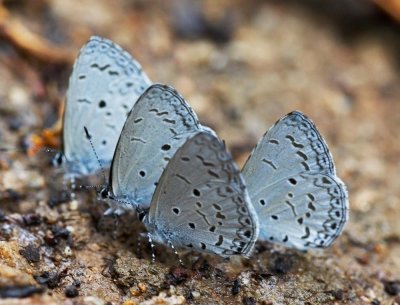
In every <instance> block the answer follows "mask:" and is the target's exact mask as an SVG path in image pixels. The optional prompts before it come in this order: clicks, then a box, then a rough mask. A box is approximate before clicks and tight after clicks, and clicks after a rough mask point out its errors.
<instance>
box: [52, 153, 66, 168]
mask: <svg viewBox="0 0 400 305" xmlns="http://www.w3.org/2000/svg"><path fill="white" fill-rule="evenodd" d="M51 163H52V164H53V166H56V167H59V166H61V165H63V164H64V163H65V157H64V155H63V153H61V152H59V153H57V154H56V155H55V156H54V158H53V159H52V160H51Z"/></svg>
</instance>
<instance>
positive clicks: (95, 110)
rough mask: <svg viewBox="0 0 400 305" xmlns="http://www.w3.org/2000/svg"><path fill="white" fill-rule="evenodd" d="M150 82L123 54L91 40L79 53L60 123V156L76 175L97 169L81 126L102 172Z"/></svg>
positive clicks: (106, 43)
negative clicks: (61, 143)
mask: <svg viewBox="0 0 400 305" xmlns="http://www.w3.org/2000/svg"><path fill="white" fill-rule="evenodd" d="M149 85H150V81H149V79H148V78H147V76H146V75H145V73H144V72H143V71H142V68H141V67H140V65H139V63H138V62H136V61H135V60H134V59H133V58H132V57H131V56H130V55H129V54H128V53H127V52H125V51H124V50H123V49H122V48H121V47H120V46H118V45H116V44H115V43H113V42H112V41H110V40H108V39H104V38H100V37H92V38H90V40H89V42H88V43H87V44H86V45H85V46H84V47H83V48H82V49H81V51H80V54H79V56H78V58H77V60H76V61H75V64H74V68H73V71H72V74H71V77H70V80H69V87H68V91H67V97H66V106H65V112H64V120H63V153H64V155H65V157H66V159H67V161H68V162H69V163H70V164H72V165H71V166H70V169H71V170H72V171H76V172H77V174H87V173H92V172H94V171H96V170H98V169H99V166H98V162H97V160H96V158H95V157H94V153H93V151H92V149H91V147H90V143H89V141H88V140H87V138H86V135H85V132H84V129H83V127H84V126H86V127H87V129H88V131H89V133H90V135H91V140H92V142H93V145H94V148H95V149H96V152H97V155H98V156H99V159H100V161H101V162H102V164H103V165H104V166H106V167H107V166H109V164H110V162H111V159H112V156H113V154H114V150H115V146H116V144H117V140H118V137H119V134H120V132H121V130H122V126H123V124H124V122H125V119H126V117H127V114H128V112H129V111H130V109H131V108H132V106H133V105H134V103H135V102H136V100H137V98H138V97H139V95H140V94H142V92H143V91H144V90H145V89H146V88H147V87H148V86H149Z"/></svg>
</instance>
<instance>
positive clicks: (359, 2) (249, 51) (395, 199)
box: [0, 0, 400, 305]
mask: <svg viewBox="0 0 400 305" xmlns="http://www.w3.org/2000/svg"><path fill="white" fill-rule="evenodd" d="M399 22H400V3H399V1H396V0H376V1H372V0H371V1H367V0H335V1H329V0H303V1H298V0H287V1H276V0H251V1H249V0H229V1H228V0H221V1H218V2H217V1H212V0H205V1H190V0H173V1H162V0H159V1H145V0H124V1H123V0H118V1H106V0H80V1H77V0H68V1H65V0H32V1H22V0H8V1H6V0H3V1H1V2H0V116H1V117H0V118H1V119H0V143H1V145H0V146H2V147H16V146H18V147H21V146H26V145H27V144H29V142H30V141H32V136H33V137H34V140H35V141H39V142H40V141H42V142H43V145H47V146H54V147H57V145H59V143H58V132H59V128H60V114H61V113H62V102H63V100H64V96H65V91H66V88H67V85H68V77H69V75H70V73H71V68H72V64H73V61H74V59H75V57H76V55H77V54H78V52H79V49H80V47H81V46H82V45H83V44H84V43H85V42H86V41H87V40H88V38H89V37H90V36H91V35H99V36H103V37H107V38H109V39H112V40H113V41H115V42H116V43H118V44H120V45H121V46H122V47H123V48H125V49H126V50H127V51H128V52H129V53H131V54H132V55H133V56H134V57H135V58H136V59H137V60H138V61H139V62H140V63H141V65H142V67H143V69H144V71H145V72H146V73H147V75H148V76H149V78H150V79H151V80H152V81H153V82H160V83H165V84H169V85H172V86H173V87H175V88H176V89H177V90H178V91H179V92H180V93H181V95H183V96H184V97H185V99H186V100H187V102H188V103H189V104H190V105H191V106H192V107H193V108H194V110H195V112H196V113H197V114H198V116H199V118H200V120H201V121H202V122H203V123H204V124H206V125H209V126H210V127H212V128H213V129H214V130H216V132H217V133H218V134H219V135H220V137H221V138H223V139H225V140H226V142H227V145H228V147H229V148H230V149H231V151H232V153H233V156H234V158H235V159H236V161H237V162H238V163H239V164H240V165H242V164H243V163H244V161H245V160H246V158H247V156H248V154H249V153H250V152H251V149H252V148H253V147H254V145H255V144H256V143H257V141H258V139H259V138H260V137H261V136H262V135H263V134H264V132H265V131H266V130H267V129H268V128H269V127H270V126H271V125H272V124H273V123H274V122H275V121H276V120H278V119H279V118H280V117H281V116H283V115H285V114H287V113H288V112H290V111H293V110H300V111H302V112H304V113H305V114H306V115H307V116H308V117H310V118H311V119H312V120H313V121H314V122H315V124H316V125H317V127H318V128H319V130H320V132H321V134H322V135H323V136H324V137H325V139H326V141H327V143H328V145H329V147H330V149H331V152H332V154H333V156H334V159H335V162H336V166H337V171H338V175H339V176H340V177H341V178H342V180H344V181H345V183H346V184H347V186H348V190H349V195H350V208H351V211H350V221H349V224H348V225H347V227H346V229H345V233H344V235H343V236H342V237H340V238H339V240H338V241H337V243H336V244H335V245H334V247H333V248H332V249H330V250H328V251H327V252H325V253H324V254H321V257H320V258H319V260H318V263H317V262H315V261H314V256H313V254H307V255H305V256H301V255H300V254H293V253H295V252H290V251H289V252H285V250H282V251H284V254H285V255H286V254H287V253H289V254H290V255H295V257H296V259H295V263H294V264H295V265H296V264H300V265H302V264H305V263H304V262H305V261H307V260H311V261H314V264H316V265H317V266H318V267H321V268H326V269H324V272H327V273H328V274H330V275H331V276H332V277H333V278H336V280H337V281H338V284H337V285H338V287H339V286H340V288H337V287H336V288H332V287H329V288H327V287H325V288H324V289H325V290H324V291H327V290H329V291H331V290H332V291H336V292H337V291H340V292H341V294H340V293H339V294H338V293H336V294H332V295H330V299H329V298H327V299H321V300H322V301H319V299H318V298H317V297H315V295H316V294H317V293H316V291H312V290H306V291H308V292H310V291H311V292H310V296H308V297H304V295H303V296H302V295H300V296H299V295H296V296H292V298H293V299H292V303H290V304H306V303H305V302H306V301H307V300H309V304H320V303H321V304H328V303H329V304H330V302H331V303H332V304H333V303H334V302H337V303H338V304H339V303H340V304H342V303H345V304H358V303H359V304H375V305H376V304H394V303H393V302H397V303H398V304H400V296H399V293H400V282H399V280H400V276H399V274H400V222H399V219H400V202H399V200H400V199H399V198H400V179H399V173H400V162H399V153H400V144H399V141H400V132H399V125H400V83H399V80H400V78H399V76H400V57H399V54H400V26H399ZM44 131H47V133H46V132H44ZM32 158H33V159H32ZM32 158H27V155H26V153H18V152H15V153H2V154H1V155H0V174H1V176H0V212H1V213H3V215H8V214H10V213H14V214H12V215H14V217H15V218H18V217H22V216H18V214H20V215H26V214H29V215H31V214H39V218H40V217H41V216H40V213H41V212H40V209H39V210H38V209H37V205H38V202H41V201H40V200H42V199H43V200H44V201H46V200H47V199H46V196H45V195H41V194H45V192H46V191H45V188H46V181H45V180H46V177H45V175H44V173H41V172H40V171H39V169H38V168H37V166H35V162H34V161H32V160H34V157H32ZM27 194H30V195H29V196H28V195H27ZM40 196H42V197H40ZM38 198H39V199H38ZM41 198H42V199H41ZM15 202H17V203H18V204H13V203H15ZM11 206H12V207H11ZM50 210H51V211H52V213H53V212H54V209H53V210H52V209H50ZM38 211H39V212H38ZM46 211H47V210H46ZM47 212H48V211H47ZM47 212H46V213H47ZM58 212H59V211H57V213H58ZM1 213H0V215H2V214H1ZM15 215H17V216H15ZM57 215H58V216H55V217H56V219H57V221H61V218H62V216H60V215H61V214H60V215H59V214H57ZM57 217H60V218H57ZM77 217H78V216H77ZM0 219H1V217H0ZM18 219H19V218H18ZM0 222H1V220H0ZM89 224H90V222H89ZM41 225H42V224H41ZM61 225H65V224H63V223H61ZM28 227H29V226H28ZM26 230H28V231H29V230H30V229H29V228H27V229H26ZM36 233H37V232H36ZM32 234H33V233H32ZM1 240H5V241H8V240H12V238H8V239H7V238H4V237H2V235H1V233H0V241H1ZM4 245H5V244H4ZM4 245H3V246H4ZM17 248H18V245H17ZM10 251H11V250H10ZM41 251H42V250H41ZM1 253H2V252H1V247H0V261H1V258H2V255H1ZM10 253H13V252H12V251H11V252H10ZM40 253H41V255H43V253H42V252H40ZM108 254H109V253H108ZM76 255H77V257H79V255H80V254H79V251H77V254H76ZM265 255H267V254H265ZM265 259H267V260H268V259H269V261H271V257H269V256H266V257H265ZM302 266H303V265H302ZM307 266H308V265H307ZM303 267H304V266H303ZM24 268H25V267H24ZM35 268H36V269H35ZM304 268H305V270H308V271H309V272H311V274H314V273H313V272H315V276H317V275H318V272H319V271H318V270H313V268H311V267H310V269H307V268H308V267H304ZM17 269H18V270H25V269H23V268H22V267H19V268H17ZM31 269H32V268H31ZM42 269H43V268H42ZM42 269H40V268H39V267H37V266H36V267H34V268H33V271H32V273H35V272H36V273H37V272H39V273H40V272H41V271H40V270H42ZM303 271H304V269H303ZM298 272H299V275H298V276H300V277H301V276H303V274H302V273H301V271H298ZM0 277H1V272H0ZM297 280H298V279H297ZM28 282H29V281H28ZM36 282H37V281H36ZM36 282H33V283H34V285H36ZM289 282H290V280H289ZM0 283H1V280H0ZM32 285H33V284H32ZM107 285H108V284H107ZM255 285H256V284H255ZM0 286H1V285H0ZM61 286H62V285H61ZM63 287H64V286H62V289H61V288H60V295H63V293H64V290H63V289H64V288H63ZM257 287H258V286H257V285H256V286H254V287H253V288H252V289H253V290H254V289H256V288H257ZM99 289H100V288H99ZM221 289H222V288H221ZM229 289H230V288H229ZM257 289H258V288H257ZM271 289H272V288H271ZM296 289H297V290H293V289H292V290H290V289H289V290H287V291H292V292H293V294H294V295H295V291H299V290H298V289H300V288H296ZM310 289H311V288H310ZM0 290H1V289H0ZM56 291H57V290H56ZM115 291H117V292H115V296H114V295H113V298H114V299H113V300H121V299H124V298H123V297H121V295H120V292H118V289H116V290H115ZM113 293H114V292H113ZM276 293H277V295H279V293H282V292H276ZM219 297H220V295H217V296H216V297H215V299H214V300H215V302H217V300H219V299H218V298H219ZM269 297H270V299H271V300H275V299H274V296H271V295H269ZM295 297H297V299H296V301H295V300H294V298H295ZM313 297H314V299H313ZM244 298H245V297H243V296H241V297H240V298H239V300H240V302H242V301H243V300H244ZM246 298H253V299H254V300H256V301H257V300H258V299H257V297H255V296H251V297H247V296H246ZM267 299H268V298H267V297H265V300H267ZM235 300H236V299H233V301H232V302H233V303H232V304H235V303H236V301H235ZM246 300H247V299H246ZM263 300H264V299H263ZM329 300H330V301H329ZM42 301H43V300H42ZM193 302H195V303H196V302H198V303H199V304H201V302H200V301H196V300H195V301H193ZM240 302H239V303H240ZM243 302H245V301H243ZM246 302H247V301H246ZM319 302H320V303H319ZM373 302H375V303H373ZM0 303H1V300H0ZM245 304H252V303H245ZM254 304H255V303H254ZM265 304H268V303H265ZM271 304H285V302H284V301H282V302H281V303H279V302H275V303H274V302H272V303H271ZM288 304H289V303H288Z"/></svg>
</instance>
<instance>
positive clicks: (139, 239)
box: [136, 234, 143, 258]
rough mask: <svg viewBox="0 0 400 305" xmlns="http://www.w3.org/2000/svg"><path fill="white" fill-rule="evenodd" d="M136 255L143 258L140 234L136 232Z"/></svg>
mask: <svg viewBox="0 0 400 305" xmlns="http://www.w3.org/2000/svg"><path fill="white" fill-rule="evenodd" d="M136 255H137V257H138V258H143V256H142V234H138V237H137V248H136Z"/></svg>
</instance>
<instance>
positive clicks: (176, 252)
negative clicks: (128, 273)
mask: <svg viewBox="0 0 400 305" xmlns="http://www.w3.org/2000/svg"><path fill="white" fill-rule="evenodd" d="M167 242H168V245H169V246H170V247H171V249H172V250H173V251H174V253H175V255H176V257H177V258H178V261H179V264H180V265H181V266H182V267H185V265H184V264H183V262H182V260H181V258H180V256H179V253H178V251H176V249H175V247H174V245H173V244H172V242H171V241H170V240H169V239H168V241H167Z"/></svg>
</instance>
